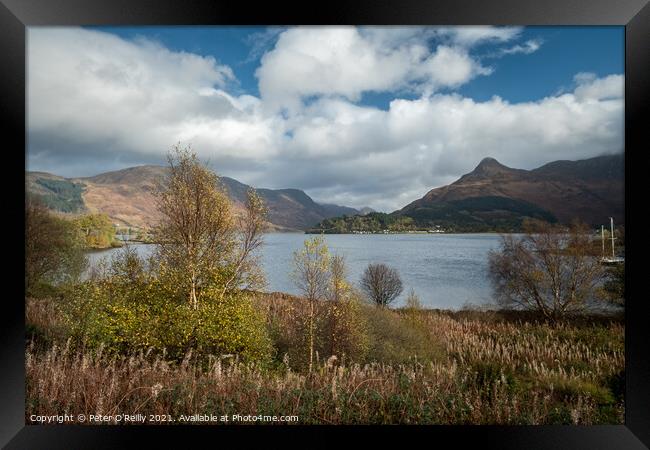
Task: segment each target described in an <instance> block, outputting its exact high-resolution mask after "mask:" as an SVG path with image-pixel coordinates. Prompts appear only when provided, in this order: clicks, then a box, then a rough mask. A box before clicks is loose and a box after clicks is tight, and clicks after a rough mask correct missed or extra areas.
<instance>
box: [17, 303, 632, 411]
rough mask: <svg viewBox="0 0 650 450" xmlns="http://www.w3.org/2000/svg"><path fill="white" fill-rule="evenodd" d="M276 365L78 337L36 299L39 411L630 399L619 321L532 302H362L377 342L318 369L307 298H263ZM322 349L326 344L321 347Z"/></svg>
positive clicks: (475, 406) (31, 390)
mask: <svg viewBox="0 0 650 450" xmlns="http://www.w3.org/2000/svg"><path fill="white" fill-rule="evenodd" d="M256 304H257V306H258V307H259V308H260V310H262V311H263V313H264V314H265V317H266V318H267V326H268V327H269V329H270V334H271V336H272V337H273V340H274V345H275V348H276V355H275V361H274V363H273V364H270V365H269V364H265V365H262V364H259V363H257V364H256V363H243V362H240V361H239V360H238V359H237V358H226V359H224V358H220V357H219V356H216V355H210V356H206V355H192V354H188V355H186V357H185V359H184V360H183V361H182V362H172V361H169V360H167V359H165V358H164V356H161V355H157V356H156V355H154V354H153V353H147V352H146V351H142V352H138V353H134V354H130V355H122V356H108V355H107V354H106V353H105V352H103V351H102V350H101V348H100V349H99V350H95V351H91V350H87V349H84V348H79V347H75V346H74V345H73V344H72V343H71V341H69V340H65V334H64V333H63V332H62V331H61V329H60V326H59V324H58V322H57V314H56V302H55V301H53V300H50V301H47V300H46V301H43V300H42V299H38V300H35V299H28V301H27V303H26V320H27V323H28V342H29V343H28V346H27V348H26V361H27V362H26V373H27V386H26V387H27V405H26V417H29V416H30V415H31V414H41V415H49V414H63V413H69V414H80V413H83V414H86V415H90V414H116V413H122V414H124V413H128V414H138V413H140V414H145V415H149V414H170V415H171V416H172V417H178V416H179V415H180V414H185V415H189V414H214V415H224V414H234V413H239V414H255V415H257V414H263V415H297V416H298V417H299V420H298V422H297V423H298V424H560V423H561V424H565V423H566V424H618V423H623V411H624V398H623V392H624V341H623V336H624V327H623V324H622V321H621V320H617V319H604V318H593V319H585V318H576V319H572V320H568V321H565V322H562V323H557V324H548V323H545V322H543V321H541V320H538V319H536V318H534V317H531V316H529V315H526V314H518V313H513V312H510V313H498V312H485V313H483V312H477V311H470V312H468V311H460V312H449V311H431V310H416V311H399V310H387V309H386V310H379V309H376V308H373V307H370V306H366V305H363V306H362V307H361V308H360V313H361V315H362V316H363V323H364V330H363V331H364V333H365V335H366V336H367V338H368V343H367V344H368V345H367V346H366V347H364V348H365V350H364V352H363V353H359V354H358V355H354V356H352V355H348V356H344V355H335V356H331V355H328V354H325V353H321V354H320V355H318V357H317V363H316V365H315V370H314V371H313V372H312V373H311V374H310V373H307V372H306V371H304V370H303V369H302V367H301V366H300V364H298V362H297V361H296V360H295V358H292V356H294V355H297V354H299V353H300V352H301V351H302V350H301V348H300V347H299V346H298V344H297V341H296V340H295V337H296V334H295V333H298V331H299V328H298V325H296V324H297V323H299V322H300V320H298V318H300V317H301V315H302V314H305V311H306V306H305V303H304V301H303V300H302V299H299V298H296V297H292V296H288V295H282V294H271V295H264V296H260V298H258V300H257V302H256ZM322 351H324V350H322V349H321V352H322Z"/></svg>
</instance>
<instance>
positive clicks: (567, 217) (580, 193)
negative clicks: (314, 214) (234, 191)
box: [310, 154, 625, 233]
mask: <svg viewBox="0 0 650 450" xmlns="http://www.w3.org/2000/svg"><path fill="white" fill-rule="evenodd" d="M624 207H625V198H624V157H623V155H622V154H618V155H608V156H600V157H596V158H590V159H586V160H580V161H554V162H551V163H548V164H545V165H543V166H541V167H539V168H537V169H533V170H523V169H514V168H510V167H507V166H505V165H503V164H501V163H499V162H498V161H497V160H496V159H494V158H485V159H483V160H482V161H481V162H480V163H479V164H478V165H477V166H476V168H475V169H474V170H473V171H472V172H470V173H467V174H465V175H463V176H462V177H460V178H459V179H458V180H457V181H455V182H454V183H451V184H449V185H447V186H442V187H438V188H435V189H432V190H430V191H429V192H427V193H426V194H425V195H424V196H423V197H422V198H420V199H417V200H415V201H413V202H411V203H409V204H408V205H406V206H405V207H403V208H402V209H400V210H397V211H394V212H393V213H391V214H381V213H371V214H367V215H366V216H360V215H357V216H353V217H349V216H348V217H339V218H330V219H328V220H325V221H323V222H321V223H319V224H318V225H317V226H315V227H313V228H312V229H310V231H311V232H326V233H327V232H330V233H345V232H347V233H349V232H355V231H368V232H377V231H382V230H389V231H408V230H416V229H431V228H442V229H445V230H448V231H461V232H462V231H518V230H520V229H521V223H522V221H523V220H524V219H526V218H534V219H541V220H545V221H549V222H560V223H565V224H568V223H570V222H571V221H572V220H574V219H579V220H581V221H584V222H586V223H587V224H589V225H592V226H598V225H600V224H603V223H607V222H608V218H609V217H614V221H615V222H616V223H617V224H620V225H623V224H624V223H625V217H624Z"/></svg>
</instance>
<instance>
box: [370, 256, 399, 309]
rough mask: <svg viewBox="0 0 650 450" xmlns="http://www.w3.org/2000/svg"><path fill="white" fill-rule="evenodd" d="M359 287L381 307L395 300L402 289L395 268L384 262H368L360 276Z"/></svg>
mask: <svg viewBox="0 0 650 450" xmlns="http://www.w3.org/2000/svg"><path fill="white" fill-rule="evenodd" d="M361 288H362V289H363V290H364V292H365V293H366V294H367V295H368V297H370V299H371V300H372V301H373V302H375V304H376V305H377V306H380V307H382V308H383V307H386V306H388V305H389V304H391V303H392V302H393V301H395V299H396V298H397V297H398V296H399V295H400V294H401V293H402V291H403V290H404V286H403V284H402V279H401V278H400V276H399V273H398V272H397V270H396V269H394V268H392V267H389V266H387V265H386V264H369V265H368V267H366V270H365V271H364V272H363V276H362V277H361Z"/></svg>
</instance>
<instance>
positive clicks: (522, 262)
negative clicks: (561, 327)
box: [489, 222, 604, 320]
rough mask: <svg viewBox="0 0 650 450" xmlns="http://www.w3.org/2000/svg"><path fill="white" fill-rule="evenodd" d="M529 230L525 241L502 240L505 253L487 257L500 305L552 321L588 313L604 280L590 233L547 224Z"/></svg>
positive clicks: (532, 225)
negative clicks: (542, 316)
mask: <svg viewBox="0 0 650 450" xmlns="http://www.w3.org/2000/svg"><path fill="white" fill-rule="evenodd" d="M526 229H527V233H526V234H525V235H523V236H521V237H518V236H512V235H506V236H503V237H502V242H501V250H500V251H498V252H495V251H492V252H491V253H490V255H489V271H490V277H491V280H492V283H493V286H494V291H495V296H496V298H497V301H499V302H500V303H501V304H502V305H505V306H508V307H513V306H514V307H520V308H524V309H533V310H535V311H538V312H539V313H541V314H543V315H544V317H547V318H549V319H553V320H555V319H558V318H559V317H562V316H565V315H567V314H571V313H576V312H581V311H584V310H585V309H586V308H587V307H588V306H589V302H593V301H595V300H597V299H598V297H599V293H600V289H599V288H598V284H599V282H601V281H602V279H603V276H604V271H603V268H602V265H601V264H600V261H599V260H598V259H597V258H595V257H594V256H593V254H592V253H593V240H592V239H591V237H590V235H589V231H588V229H587V228H586V227H585V226H584V225H581V224H577V223H576V224H573V225H572V226H571V228H570V229H569V230H565V229H564V228H560V227H558V226H555V225H551V224H547V223H543V222H529V223H528V224H527V228H526Z"/></svg>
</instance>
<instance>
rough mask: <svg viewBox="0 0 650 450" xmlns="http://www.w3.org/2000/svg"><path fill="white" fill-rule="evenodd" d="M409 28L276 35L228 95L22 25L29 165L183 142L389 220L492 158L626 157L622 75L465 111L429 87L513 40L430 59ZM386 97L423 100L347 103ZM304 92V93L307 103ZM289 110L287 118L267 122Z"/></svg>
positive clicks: (212, 81) (126, 54)
mask: <svg viewBox="0 0 650 450" xmlns="http://www.w3.org/2000/svg"><path fill="white" fill-rule="evenodd" d="M415 31H417V30H415ZM415 31H414V29H412V28H405V29H403V28H395V29H360V30H357V29H354V28H331V29H330V28H299V29H291V30H287V31H285V32H283V33H282V34H281V35H280V37H279V39H278V43H277V45H276V47H275V49H274V50H272V51H271V52H269V53H267V55H266V56H265V57H264V59H263V61H262V65H261V67H260V69H259V82H260V92H261V94H262V95H261V97H260V98H257V97H255V96H251V95H239V96H237V95H233V94H232V90H233V89H230V87H231V86H232V85H233V84H234V83H236V79H235V76H234V74H233V72H232V70H231V69H230V68H229V67H227V66H224V65H222V64H220V63H218V62H217V61H215V60H214V59H213V58H205V57H201V56H198V55H193V54H189V53H180V52H173V51H170V50H168V49H165V48H163V47H161V46H160V45H157V44H155V43H151V42H148V41H136V42H132V41H127V40H124V39H120V38H118V37H116V36H113V35H110V34H108V33H102V32H98V31H90V30H84V29H42V28H30V29H29V41H28V45H29V47H28V57H29V59H28V64H29V66H28V71H29V72H28V127H29V166H30V169H35V170H48V171H52V172H55V173H58V174H61V175H67V176H81V175H90V174H94V173H99V172H102V171H105V170H109V169H115V168H121V167H126V166H130V165H135V164H142V163H162V162H163V158H164V153H165V152H166V151H167V150H168V149H169V148H170V146H171V145H172V144H174V143H176V142H177V141H179V140H181V141H183V142H192V143H193V144H194V147H195V148H196V149H197V151H198V152H199V154H200V156H201V157H203V158H205V159H209V160H210V162H211V163H212V164H213V166H214V167H215V169H216V170H217V172H219V173H221V174H224V175H227V176H232V177H234V178H237V179H239V180H240V181H242V182H246V183H251V184H254V185H256V186H261V187H273V188H282V187H295V188H300V189H304V190H306V192H307V193H308V194H310V195H312V196H313V197H314V198H316V199H318V200H320V201H323V202H328V203H331V202H337V203H340V204H347V205H350V206H356V207H361V206H365V205H369V206H371V207H373V208H375V209H378V210H387V211H391V210H394V209H397V208H399V207H402V206H404V205H405V204H406V203H408V202H410V201H412V200H414V199H415V198H418V197H420V196H422V195H423V194H424V193H426V192H427V191H428V190H429V189H431V188H433V187H436V186H439V185H442V184H447V183H449V182H451V181H454V180H455V179H457V178H458V177H459V176H460V175H462V174H463V173H466V172H468V171H470V170H472V169H473V167H474V166H475V165H476V164H477V163H478V162H479V161H480V160H481V159H482V158H483V157H485V156H488V155H489V156H493V157H495V158H497V159H498V160H499V161H501V162H502V163H504V164H507V165H510V166H513V167H519V168H529V169H530V168H534V167H537V166H539V165H541V164H543V163H546V162H548V161H552V160H556V159H580V158H587V157H592V156H596V155H599V154H602V153H607V152H617V151H620V150H621V149H622V148H623V76H622V75H610V76H606V77H603V78H598V77H596V76H595V75H594V74H587V73H582V74H577V75H576V77H575V83H576V87H575V89H574V91H572V92H568V93H561V94H558V95H555V96H550V97H547V98H544V99H540V100H537V101H531V102H523V103H508V102H507V101H504V100H502V99H500V98H498V97H494V98H492V99H490V100H488V101H482V102H479V101H474V100H472V99H471V98H465V97H462V96H460V95H458V94H453V93H446V94H442V93H441V92H440V91H439V90H438V89H439V88H440V86H447V87H453V86H458V85H461V84H462V83H464V82H466V80H467V79H469V78H471V77H473V76H477V75H478V74H487V73H488V72H489V70H490V69H489V68H484V67H482V66H480V65H478V64H477V63H476V61H475V60H474V59H473V58H472V57H471V55H470V53H469V50H468V48H467V47H466V46H460V44H459V42H460V41H463V42H466V43H467V42H472V43H476V42H485V41H489V40H492V41H495V42H506V41H508V40H509V39H514V37H513V36H516V33H514V31H510V32H509V33H510V34H508V33H505V32H503V31H499V32H498V33H497V34H493V35H491V34H490V33H489V32H488V31H490V30H486V29H481V33H482V34H481V33H478V32H474V34H471V33H467V32H465V34H462V33H461V35H462V36H463V37H462V38H459V37H454V38H453V39H456V40H457V42H456V43H454V42H453V40H452V38H450V39H449V40H448V41H447V42H445V43H444V44H440V45H438V46H437V47H435V48H434V49H433V50H428V49H427V47H425V46H424V45H423V38H422V37H421V36H418V33H416V32H415ZM436 32H438V31H436ZM499 33H501V34H499ZM425 34H426V33H425ZM457 34H458V33H457ZM480 36H482V37H480ZM352 63H354V64H352ZM396 86H402V87H403V88H406V87H407V86H408V87H410V88H411V89H417V90H420V91H421V94H422V95H421V96H420V98H416V99H412V98H411V99H407V98H400V97H399V95H395V97H394V99H393V100H392V101H391V102H390V104H389V106H388V108H387V109H379V108H377V107H373V106H364V105H360V104H357V103H355V100H356V99H358V98H359V96H360V95H361V93H363V92H365V91H367V90H389V89H395V87H396ZM304 96H313V97H314V98H312V99H310V101H309V102H307V103H306V104H303V102H302V100H303V97H304ZM287 99H291V101H293V102H295V103H294V104H293V105H292V108H291V111H290V112H289V113H287V112H285V113H284V114H279V113H276V112H274V111H275V108H274V107H275V106H277V102H279V103H280V104H283V105H287V102H286V100H287ZM269 105H271V106H273V107H269Z"/></svg>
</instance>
